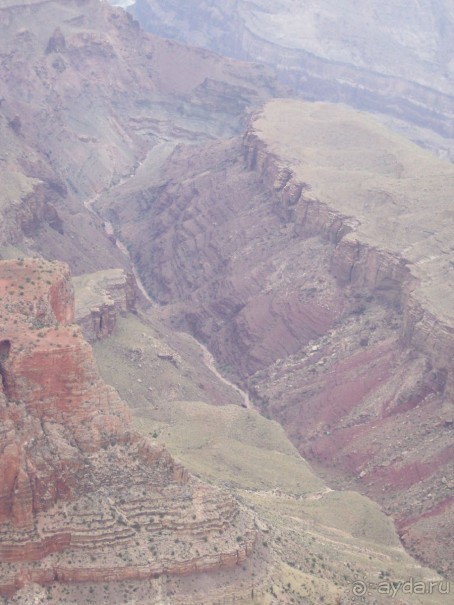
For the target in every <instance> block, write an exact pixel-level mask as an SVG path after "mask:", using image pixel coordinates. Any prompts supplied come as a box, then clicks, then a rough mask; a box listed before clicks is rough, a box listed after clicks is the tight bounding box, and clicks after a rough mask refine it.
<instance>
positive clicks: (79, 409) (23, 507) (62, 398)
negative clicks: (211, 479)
mask: <svg viewBox="0 0 454 605" xmlns="http://www.w3.org/2000/svg"><path fill="white" fill-rule="evenodd" d="M0 291H1V293H0V296H1V323H0V326H1V330H0V373H1V390H0V419H1V432H0V476H1V477H2V481H1V484H0V544H1V546H0V561H1V563H2V565H1V573H0V594H1V595H6V596H8V595H12V594H13V593H14V592H15V591H16V590H18V589H19V588H21V587H24V586H27V585H28V584H30V583H38V584H42V585H47V584H52V583H55V582H57V583H73V582H85V583H86V582H95V583H96V582H104V583H106V582H111V581H119V580H126V579H128V580H134V579H147V578H148V579H150V578H156V577H159V576H160V575H162V574H168V575H180V574H183V575H186V574H191V573H199V572H203V571H208V570H211V571H213V572H214V571H216V570H219V569H222V568H228V567H231V566H236V565H238V564H239V563H241V562H243V561H244V560H245V559H246V558H247V557H248V556H249V555H250V554H251V552H252V549H253V545H254V541H255V536H256V531H255V529H254V523H253V520H252V518H251V516H250V515H249V514H248V513H247V512H245V511H244V510H243V509H242V508H240V507H239V505H238V503H237V502H236V501H235V500H234V499H233V498H232V497H231V496H229V495H228V494H226V493H224V492H222V491H220V490H218V489H215V488H212V487H209V486H207V485H204V484H203V483H201V482H200V481H198V480H196V479H195V478H192V477H190V476H189V475H188V473H187V471H186V470H185V469H184V468H182V467H181V465H180V464H178V463H177V462H175V461H174V460H173V459H172V457H171V456H170V454H169V453H168V452H167V451H166V449H165V448H164V447H163V446H158V445H156V444H153V443H152V442H151V441H149V440H147V439H146V438H143V437H141V436H139V435H138V434H137V433H135V432H134V431H133V430H132V428H131V424H130V414H129V411H128V408H127V406H126V405H125V404H124V403H123V402H122V401H121V400H120V398H119V396H118V394H117V392H116V391H115V390H114V389H113V388H111V387H109V386H107V385H106V384H105V383H104V382H103V381H102V380H101V378H100V376H99V374H98V372H97V368H96V366H95V363H94V360H93V356H92V352H91V348H90V346H89V345H88V344H87V343H86V341H85V340H84V339H83V337H82V335H81V331H80V329H79V328H78V326H77V325H75V324H74V323H73V321H74V297H73V290H72V284H71V280H70V275H69V271H68V268H67V267H66V266H65V265H62V264H60V263H50V262H46V261H42V260H31V259H27V260H19V261H3V262H1V263H0ZM150 602H154V601H152V600H150Z"/></svg>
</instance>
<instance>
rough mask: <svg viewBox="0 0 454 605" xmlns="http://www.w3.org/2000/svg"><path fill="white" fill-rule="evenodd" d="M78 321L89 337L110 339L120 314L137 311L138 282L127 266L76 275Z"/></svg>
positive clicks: (85, 334) (91, 338) (76, 319)
mask: <svg viewBox="0 0 454 605" xmlns="http://www.w3.org/2000/svg"><path fill="white" fill-rule="evenodd" d="M73 284H74V289H75V305H76V313H75V321H76V323H77V324H78V325H79V326H80V327H81V329H82V333H83V335H84V337H85V338H86V340H88V341H89V342H92V341H94V340H99V339H100V338H106V337H107V336H110V334H112V332H113V330H114V329H115V325H116V322H117V317H118V315H124V314H125V313H127V312H128V311H129V312H134V311H135V308H136V298H137V285H136V281H135V279H134V276H133V275H131V274H127V273H125V271H124V270H123V269H106V270H105V271H97V272H96V273H90V274H88V275H79V276H77V277H74V278H73Z"/></svg>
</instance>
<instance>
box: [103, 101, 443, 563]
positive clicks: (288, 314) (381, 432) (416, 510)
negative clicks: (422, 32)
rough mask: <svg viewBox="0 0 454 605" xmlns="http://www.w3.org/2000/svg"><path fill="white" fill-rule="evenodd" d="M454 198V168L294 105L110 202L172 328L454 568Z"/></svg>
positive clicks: (418, 546)
mask: <svg viewBox="0 0 454 605" xmlns="http://www.w3.org/2000/svg"><path fill="white" fill-rule="evenodd" d="M300 141H304V145H299V142H300ZM422 175H424V176H422ZM453 186H454V171H453V168H452V165H451V164H450V163H449V162H444V161H441V160H438V159H436V158H435V157H434V156H432V155H431V154H429V153H427V152H425V151H422V150H420V149H419V148H418V147H416V146H415V145H413V144H411V143H409V142H407V141H406V140H404V139H402V138H400V137H399V136H397V135H394V134H393V133H391V132H389V131H388V130H387V129H385V128H384V127H382V126H380V124H378V123H377V122H374V121H373V120H371V119H370V118H368V117H367V116H365V115H364V116H361V115H358V114H357V113H355V112H353V111H351V110H347V109H346V108H337V107H335V106H331V105H324V104H315V105H314V104H304V103H301V102H298V101H281V100H278V101H272V102H270V103H269V104H268V105H266V106H265V109H264V110H263V111H262V112H259V113H257V114H256V116H255V117H254V118H252V120H251V123H250V126H249V128H248V129H247V131H246V133H245V135H244V137H243V138H242V139H233V140H230V141H226V142H216V143H211V144H209V145H207V146H205V147H204V148H202V149H200V151H199V154H198V155H197V156H196V157H195V156H194V154H193V153H192V150H191V149H184V148H183V147H179V148H178V149H176V150H175V151H174V153H173V154H172V155H171V156H170V157H169V159H168V160H167V162H166V164H165V165H164V166H163V168H162V170H161V171H160V173H159V175H158V176H157V177H156V179H155V180H154V182H151V183H150V187H149V188H148V189H146V190H143V189H142V188H141V187H139V191H135V190H134V179H132V180H131V181H130V182H129V183H127V184H125V185H124V186H123V187H120V188H119V189H118V190H117V191H116V192H115V197H114V198H109V197H108V196H107V197H106V198H105V199H104V202H103V203H104V204H105V205H104V206H102V205H101V206H100V207H101V212H105V213H106V214H107V215H109V217H110V218H111V219H112V220H113V221H114V226H115V229H116V230H117V232H118V233H119V235H120V237H121V238H122V240H123V241H124V242H125V243H126V245H127V247H128V248H129V250H130V253H131V256H132V258H133V260H134V262H135V263H136V265H137V267H138V269H139V273H140V275H141V278H142V280H143V283H144V284H145V287H147V288H148V290H149V291H150V292H152V293H153V296H154V297H155V298H156V299H157V300H158V301H159V302H160V303H161V304H162V305H163V310H162V314H163V317H164V318H165V319H166V321H168V322H170V324H171V325H173V326H176V327H177V328H179V329H185V330H188V331H189V332H191V333H192V334H194V335H195V336H196V338H198V339H199V340H201V341H202V342H204V343H206V345H207V346H208V348H209V349H210V350H211V351H212V352H213V353H214V355H215V357H216V359H217V361H218V363H219V366H220V368H221V369H223V371H224V372H226V373H227V375H228V376H230V377H231V378H233V379H234V380H236V381H237V382H238V383H239V384H241V385H242V386H243V388H246V389H247V390H249V394H250V396H251V398H252V401H253V403H254V405H255V406H256V407H257V408H258V409H261V410H262V412H263V413H264V414H265V415H267V416H268V417H271V418H274V419H277V420H278V421H279V422H280V423H281V424H282V425H283V426H284V427H285V429H286V431H287V433H288V434H289V436H290V437H291V439H292V441H293V442H294V443H295V445H296V446H297V447H298V448H299V450H300V452H301V453H302V454H303V455H304V456H305V457H307V458H308V459H309V460H312V461H314V463H317V464H320V465H321V466H322V467H324V468H326V469H328V470H327V472H329V471H331V472H334V474H335V475H336V474H337V476H338V479H339V478H340V477H342V479H341V480H340V479H339V480H340V481H341V483H336V484H337V485H340V484H342V485H344V486H345V485H350V486H355V487H356V488H357V489H360V490H361V491H363V492H364V493H367V494H368V495H370V496H371V497H373V498H374V499H376V500H378V501H379V502H380V503H381V504H382V505H383V506H384V508H385V510H386V511H387V512H388V513H389V514H392V515H393V516H394V518H395V520H396V523H397V527H398V528H399V531H400V535H401V537H402V539H403V541H404V543H405V544H406V545H407V546H408V548H409V549H410V550H411V552H414V553H415V554H416V555H417V556H419V557H420V558H421V559H423V560H424V561H426V562H430V564H431V565H434V566H435V567H436V568H437V569H440V570H443V571H444V572H445V573H452V569H451V567H450V566H451V559H450V557H449V556H448V557H446V553H447V552H449V550H450V544H451V542H452V540H451V538H452V506H453V499H452V484H451V483H450V481H451V479H450V477H452V460H453V455H452V454H453V451H452V422H453V407H452V388H453V386H452V385H453V382H452V381H453V368H452V359H453V358H454V356H453V352H454V351H453V346H454V341H453V339H452V330H453V322H452V320H453V318H452V309H453V301H452V281H451V280H452V271H451V269H450V262H451V261H450V259H451V258H452V252H451V247H452V244H451V242H452V222H451V221H449V220H446V219H449V216H450V213H451V210H450V203H451V193H452V190H453ZM126 200H127V203H126ZM432 238H433V239H434V241H432ZM333 480H334V481H335V480H336V479H335V478H333ZM409 494H411V497H409Z"/></svg>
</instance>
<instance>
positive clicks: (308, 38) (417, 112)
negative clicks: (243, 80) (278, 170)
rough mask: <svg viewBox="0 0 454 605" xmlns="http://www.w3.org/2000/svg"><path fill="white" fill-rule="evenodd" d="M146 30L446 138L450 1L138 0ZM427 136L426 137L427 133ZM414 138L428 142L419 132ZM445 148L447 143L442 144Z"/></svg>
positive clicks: (314, 95) (310, 95) (312, 95)
mask: <svg viewBox="0 0 454 605" xmlns="http://www.w3.org/2000/svg"><path fill="white" fill-rule="evenodd" d="M128 10H130V11H131V13H132V14H133V15H134V16H135V17H136V18H137V19H138V20H139V22H140V23H141V24H142V25H143V26H144V27H145V28H146V29H148V30H149V31H151V32H153V33H157V34H158V35H163V36H166V37H170V38H175V39H177V40H180V41H184V42H186V43H189V44H194V45H196V46H203V47H205V48H210V49H212V50H215V51H217V52H220V53H222V54H225V55H228V56H231V57H235V58H241V59H247V60H252V61H258V62H262V63H265V64H269V65H273V66H274V67H276V68H277V70H278V72H279V74H280V76H281V78H282V79H283V80H284V81H285V82H288V83H291V85H292V86H293V87H294V88H295V89H296V90H297V91H298V92H300V93H301V94H302V95H303V96H304V98H305V99H306V100H326V101H331V102H342V103H348V104H350V105H352V106H354V107H357V108H359V109H366V110H368V111H374V112H379V113H383V114H388V115H391V116H393V117H394V118H398V119H401V120H405V121H406V122H407V127H406V132H407V134H408V133H410V136H412V135H411V128H409V127H408V123H413V125H419V126H423V127H424V128H430V129H432V130H434V131H436V132H438V133H440V134H442V135H443V136H444V137H452V135H453V131H452V105H453V100H452V99H453V88H452V62H451V57H452V39H453V32H454V14H453V9H452V3H451V2H449V0H441V1H439V2H436V3H434V2H430V1H429V0H424V1H422V2H408V1H407V0H400V1H397V2H396V1H395V0H387V1H386V2H376V1H371V2H368V3H367V6H362V7H361V10H352V6H351V3H350V2H348V1H342V2H331V1H330V0H324V1H323V2H319V1H318V2H314V1H310V0H309V1H308V0H296V1H295V0H284V1H282V2H278V3H276V2H270V0H260V1H258V2H253V3H251V2H246V1H243V0H231V1H229V2H219V0H209V1H207V2H203V3H199V4H197V6H192V5H191V6H189V5H185V4H182V3H181V2H177V1H170V2H169V0H166V1H165V2H164V1H162V0H136V2H135V3H134V4H133V5H132V6H131V7H129V9H128ZM426 136H427V133H426ZM416 138H417V139H419V140H423V139H424V132H422V131H421V132H418V134H417V135H416ZM439 144H440V146H441V148H443V147H446V148H449V147H450V146H451V153H452V151H453V150H452V145H450V143H449V141H445V142H444V143H443V141H442V140H440V141H439Z"/></svg>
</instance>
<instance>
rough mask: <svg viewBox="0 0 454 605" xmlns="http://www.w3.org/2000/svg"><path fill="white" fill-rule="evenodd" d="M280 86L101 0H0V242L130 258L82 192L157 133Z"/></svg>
mask: <svg viewBox="0 0 454 605" xmlns="http://www.w3.org/2000/svg"><path fill="white" fill-rule="evenodd" d="M277 90H278V89H277V88H276V86H275V85H274V79H273V76H272V74H271V72H270V71H269V70H267V69H266V68H261V67H258V66H254V65H250V64H245V63H240V62H235V61H232V60H228V59H223V58H222V57H220V56H218V55H215V54H213V53H211V52H208V51H204V50H200V49H188V48H187V47H185V46H182V45H180V44H177V43H174V42H169V41H164V40H160V39H159V38H156V37H155V36H152V35H149V34H146V33H145V32H143V31H142V30H141V29H140V28H139V26H138V24H137V23H136V22H134V21H133V19H132V17H131V16H130V15H128V14H127V13H125V12H124V11H123V10H121V9H115V8H113V7H111V6H109V4H108V3H106V2H99V0H86V1H84V2H77V1H76V0H68V1H65V2H56V1H52V0H42V1H40V0H34V1H31V2H27V3H20V2H9V1H3V2H0V137H1V140H2V150H1V155H0V178H1V182H2V191H1V197H0V212H1V217H2V221H1V226H0V247H6V246H15V247H16V248H19V249H20V250H22V252H31V253H36V252H39V253H40V254H42V255H44V256H46V257H47V258H50V259H53V258H57V259H60V260H64V261H66V262H68V263H69V264H70V266H71V268H72V270H73V271H75V272H76V273H86V272H89V271H96V270H99V269H106V268H116V267H121V266H123V267H125V268H127V267H128V263H127V261H126V260H125V258H124V256H123V255H122V254H121V253H120V252H119V251H118V250H117V249H116V248H115V246H114V245H113V242H112V241H110V240H109V239H108V238H107V237H106V236H105V235H104V234H103V225H102V223H101V222H100V221H99V220H98V219H97V218H96V216H94V215H93V214H92V213H90V212H89V208H90V202H91V201H93V199H95V198H96V195H97V194H99V193H100V192H102V191H103V189H104V188H106V187H108V186H111V185H114V184H116V183H118V182H119V181H120V180H121V178H122V177H125V176H128V175H129V174H130V173H131V172H133V171H134V170H135V169H136V168H137V165H138V164H139V162H141V161H143V160H144V158H145V157H146V155H147V152H148V151H150V150H152V149H153V148H154V147H155V146H156V144H157V143H159V142H162V141H163V140H164V141H167V142H169V141H171V142H174V143H176V142H178V141H194V140H198V139H207V138H212V137H217V136H229V135H231V134H232V133H234V132H237V131H238V129H239V128H241V125H242V124H243V121H244V115H245V113H246V112H247V111H248V109H249V108H251V107H253V106H255V105H256V104H257V103H259V102H260V101H261V100H263V99H265V98H267V97H268V96H269V95H270V94H274V93H275V92H276V91H277ZM82 202H85V205H86V207H84V206H83V205H82Z"/></svg>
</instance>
